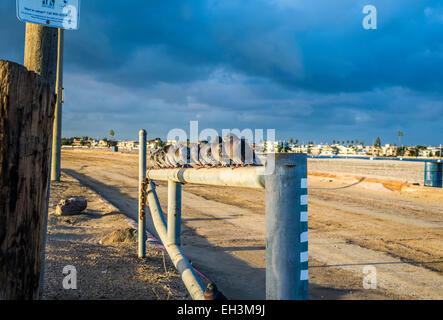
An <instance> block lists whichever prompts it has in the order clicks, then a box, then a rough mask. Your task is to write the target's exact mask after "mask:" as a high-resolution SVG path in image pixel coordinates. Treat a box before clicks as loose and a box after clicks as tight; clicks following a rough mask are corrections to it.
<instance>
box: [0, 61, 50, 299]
mask: <svg viewBox="0 0 443 320" xmlns="http://www.w3.org/2000/svg"><path fill="white" fill-rule="evenodd" d="M54 109H55V95H54V90H53V87H52V85H51V83H48V82H46V79H45V78H43V77H40V76H38V75H37V74H36V73H34V72H30V71H28V70H27V69H26V68H25V67H23V66H21V65H18V64H16V63H13V62H9V61H4V60H0V110H1V111H0V118H1V120H0V229H1V231H0V300H22V299H29V300H30V299H38V298H39V288H40V284H42V283H43V273H44V268H43V266H44V257H45V256H44V247H45V235H46V222H47V216H48V190H49V177H50V172H51V169H50V166H51V154H50V150H51V138H52V124H53V120H54Z"/></svg>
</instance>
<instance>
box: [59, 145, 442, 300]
mask: <svg viewBox="0 0 443 320" xmlns="http://www.w3.org/2000/svg"><path fill="white" fill-rule="evenodd" d="M316 161H321V162H322V163H320V164H319V165H318V164H317V163H316ZM335 161H337V160H335ZM339 161H340V163H339V164H337V163H335V162H330V166H329V168H328V166H327V164H326V163H327V161H326V162H325V161H324V160H309V162H308V169H309V170H310V173H311V174H310V175H309V179H308V184H309V255H310V257H309V259H310V260H309V261H310V262H309V263H310V274H309V281H310V297H311V298H312V299H442V298H443V277H442V271H443V218H442V217H443V190H442V189H435V188H425V187H419V186H414V185H412V184H410V183H405V181H409V182H416V181H415V180H414V179H413V178H409V177H414V176H416V177H418V176H419V175H418V174H417V173H416V170H418V167H417V166H416V165H417V164H416V163H411V162H408V163H407V162H403V163H401V164H400V166H401V168H400V169H396V170H397V171H396V172H397V173H395V174H392V172H393V171H395V170H393V169H392V168H387V169H386V168H384V169H383V170H380V169H379V168H377V167H378V166H379V163H380V161H367V160H339ZM355 161H360V162H359V163H357V164H353V163H354V162H355ZM409 164H410V165H409ZM137 165H138V159H137V156H136V155H131V154H118V153H107V152H91V151H67V150H65V151H63V155H62V167H63V170H64V171H65V172H67V173H69V174H71V175H73V176H74V177H76V178H77V179H79V180H80V181H81V182H82V183H83V184H85V185H87V186H89V187H91V188H92V189H94V190H96V191H97V192H98V193H100V194H101V195H102V196H103V197H104V198H106V199H107V200H109V201H110V202H112V203H113V204H114V205H115V207H117V208H118V209H119V210H120V211H121V212H122V213H125V214H126V215H128V216H131V217H134V218H135V217H136V213H137V181H138V168H137ZM339 165H340V166H341V167H340V166H339ZM386 165H389V166H394V167H395V166H397V165H398V164H396V163H392V162H389V164H386ZM319 166H320V167H321V168H322V170H321V171H322V172H323V173H319V172H318V171H320V170H318V169H319ZM374 166H375V167H374ZM420 166H423V164H420ZM365 172H368V173H369V174H367V175H366V174H365ZM325 173H328V174H325ZM331 173H333V174H331ZM391 174H392V177H391ZM363 177H364V178H365V179H363ZM404 177H407V178H404ZM391 179H393V180H398V181H399V182H396V181H388V180H391ZM159 184H160V186H159V187H158V194H159V197H160V200H161V202H162V206H165V205H166V202H167V198H166V193H167V190H166V188H165V184H163V183H159ZM183 190H184V192H183V222H184V226H183V235H182V243H183V244H184V247H183V249H184V251H185V253H186V254H187V255H188V256H189V257H190V258H191V260H192V261H193V264H194V265H195V266H196V267H197V268H198V269H199V270H200V271H202V272H203V273H204V274H205V275H206V276H207V277H208V278H210V279H211V280H213V281H215V282H216V283H217V284H218V286H219V287H220V288H221V289H222V291H223V292H224V293H225V294H226V295H227V296H228V297H229V298H232V299H264V298H265V294H264V293H265V224H264V192H263V191H260V190H249V189H238V188H236V189H229V188H220V187H206V186H205V187H202V186H191V185H185V186H184V187H183ZM164 209H166V208H165V207H164ZM367 265H373V266H375V267H376V270H377V289H372V290H365V289H363V284H362V282H363V277H364V274H363V268H364V267H365V266H367Z"/></svg>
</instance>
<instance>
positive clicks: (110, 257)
mask: <svg viewBox="0 0 443 320" xmlns="http://www.w3.org/2000/svg"><path fill="white" fill-rule="evenodd" d="M73 196H83V197H85V198H86V199H87V201H88V208H87V209H86V210H85V211H84V212H83V214H81V215H78V216H67V217H62V216H58V215H55V214H54V212H55V207H56V205H57V203H58V202H59V200H61V199H64V198H69V197H73ZM128 220H129V219H128V218H127V217H126V216H125V215H123V214H122V213H121V212H120V211H119V210H118V209H117V208H116V207H114V206H113V205H111V204H110V203H108V202H106V201H104V200H103V199H102V198H101V197H100V196H99V195H98V194H96V193H95V192H93V191H92V190H90V189H88V188H86V187H84V186H82V185H81V184H80V183H79V182H78V181H77V180H75V179H73V178H72V177H70V176H68V175H66V174H64V173H63V174H62V177H61V182H59V183H53V184H52V185H51V197H50V209H49V220H48V238H47V245H46V259H45V277H44V278H45V280H44V295H43V299H46V300H49V299H51V300H53V299H56V300H57V299H64V300H65V299H82V300H88V299H148V300H157V299H162V300H167V299H190V297H189V295H188V294H187V291H186V288H185V287H184V285H183V283H182V282H181V279H180V276H179V275H178V274H177V272H176V271H175V268H174V266H173V265H172V264H171V263H170V262H169V260H168V259H165V263H166V265H164V263H163V261H164V258H163V257H164V255H163V251H162V250H161V249H156V248H149V247H148V249H147V257H146V258H145V259H139V258H138V257H137V245H136V243H134V242H128V243H115V241H108V242H111V243H110V244H106V245H102V244H100V241H101V240H102V239H103V238H104V237H106V236H107V235H109V234H110V233H112V232H113V231H115V230H119V229H124V228H128V227H130V224H129V221H128ZM112 242H114V243H112ZM68 265H71V266H74V267H75V268H76V271H77V289H76V290H65V289H64V288H63V279H64V277H65V276H66V275H65V274H63V268H64V267H65V266H68ZM165 268H166V269H165Z"/></svg>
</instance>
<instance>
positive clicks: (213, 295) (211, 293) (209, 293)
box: [204, 282, 228, 300]
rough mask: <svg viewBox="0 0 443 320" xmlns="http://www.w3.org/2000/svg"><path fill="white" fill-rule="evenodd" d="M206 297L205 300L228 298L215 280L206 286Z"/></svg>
mask: <svg viewBox="0 0 443 320" xmlns="http://www.w3.org/2000/svg"><path fill="white" fill-rule="evenodd" d="M204 297H205V300H228V298H226V297H225V296H224V294H223V293H221V292H220V291H219V290H218V289H217V286H216V285H215V283H213V282H211V283H209V284H208V286H207V287H206V290H205V292H204Z"/></svg>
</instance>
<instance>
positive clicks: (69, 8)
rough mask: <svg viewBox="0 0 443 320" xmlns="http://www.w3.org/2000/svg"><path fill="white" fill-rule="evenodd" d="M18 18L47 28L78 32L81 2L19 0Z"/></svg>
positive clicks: (74, 0) (78, 0) (68, 0)
mask: <svg viewBox="0 0 443 320" xmlns="http://www.w3.org/2000/svg"><path fill="white" fill-rule="evenodd" d="M17 17H18V19H19V20H20V21H24V22H31V23H36V24H41V25H44V26H47V27H53V28H61V29H66V30H77V29H78V28H79V26H80V0H17Z"/></svg>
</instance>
